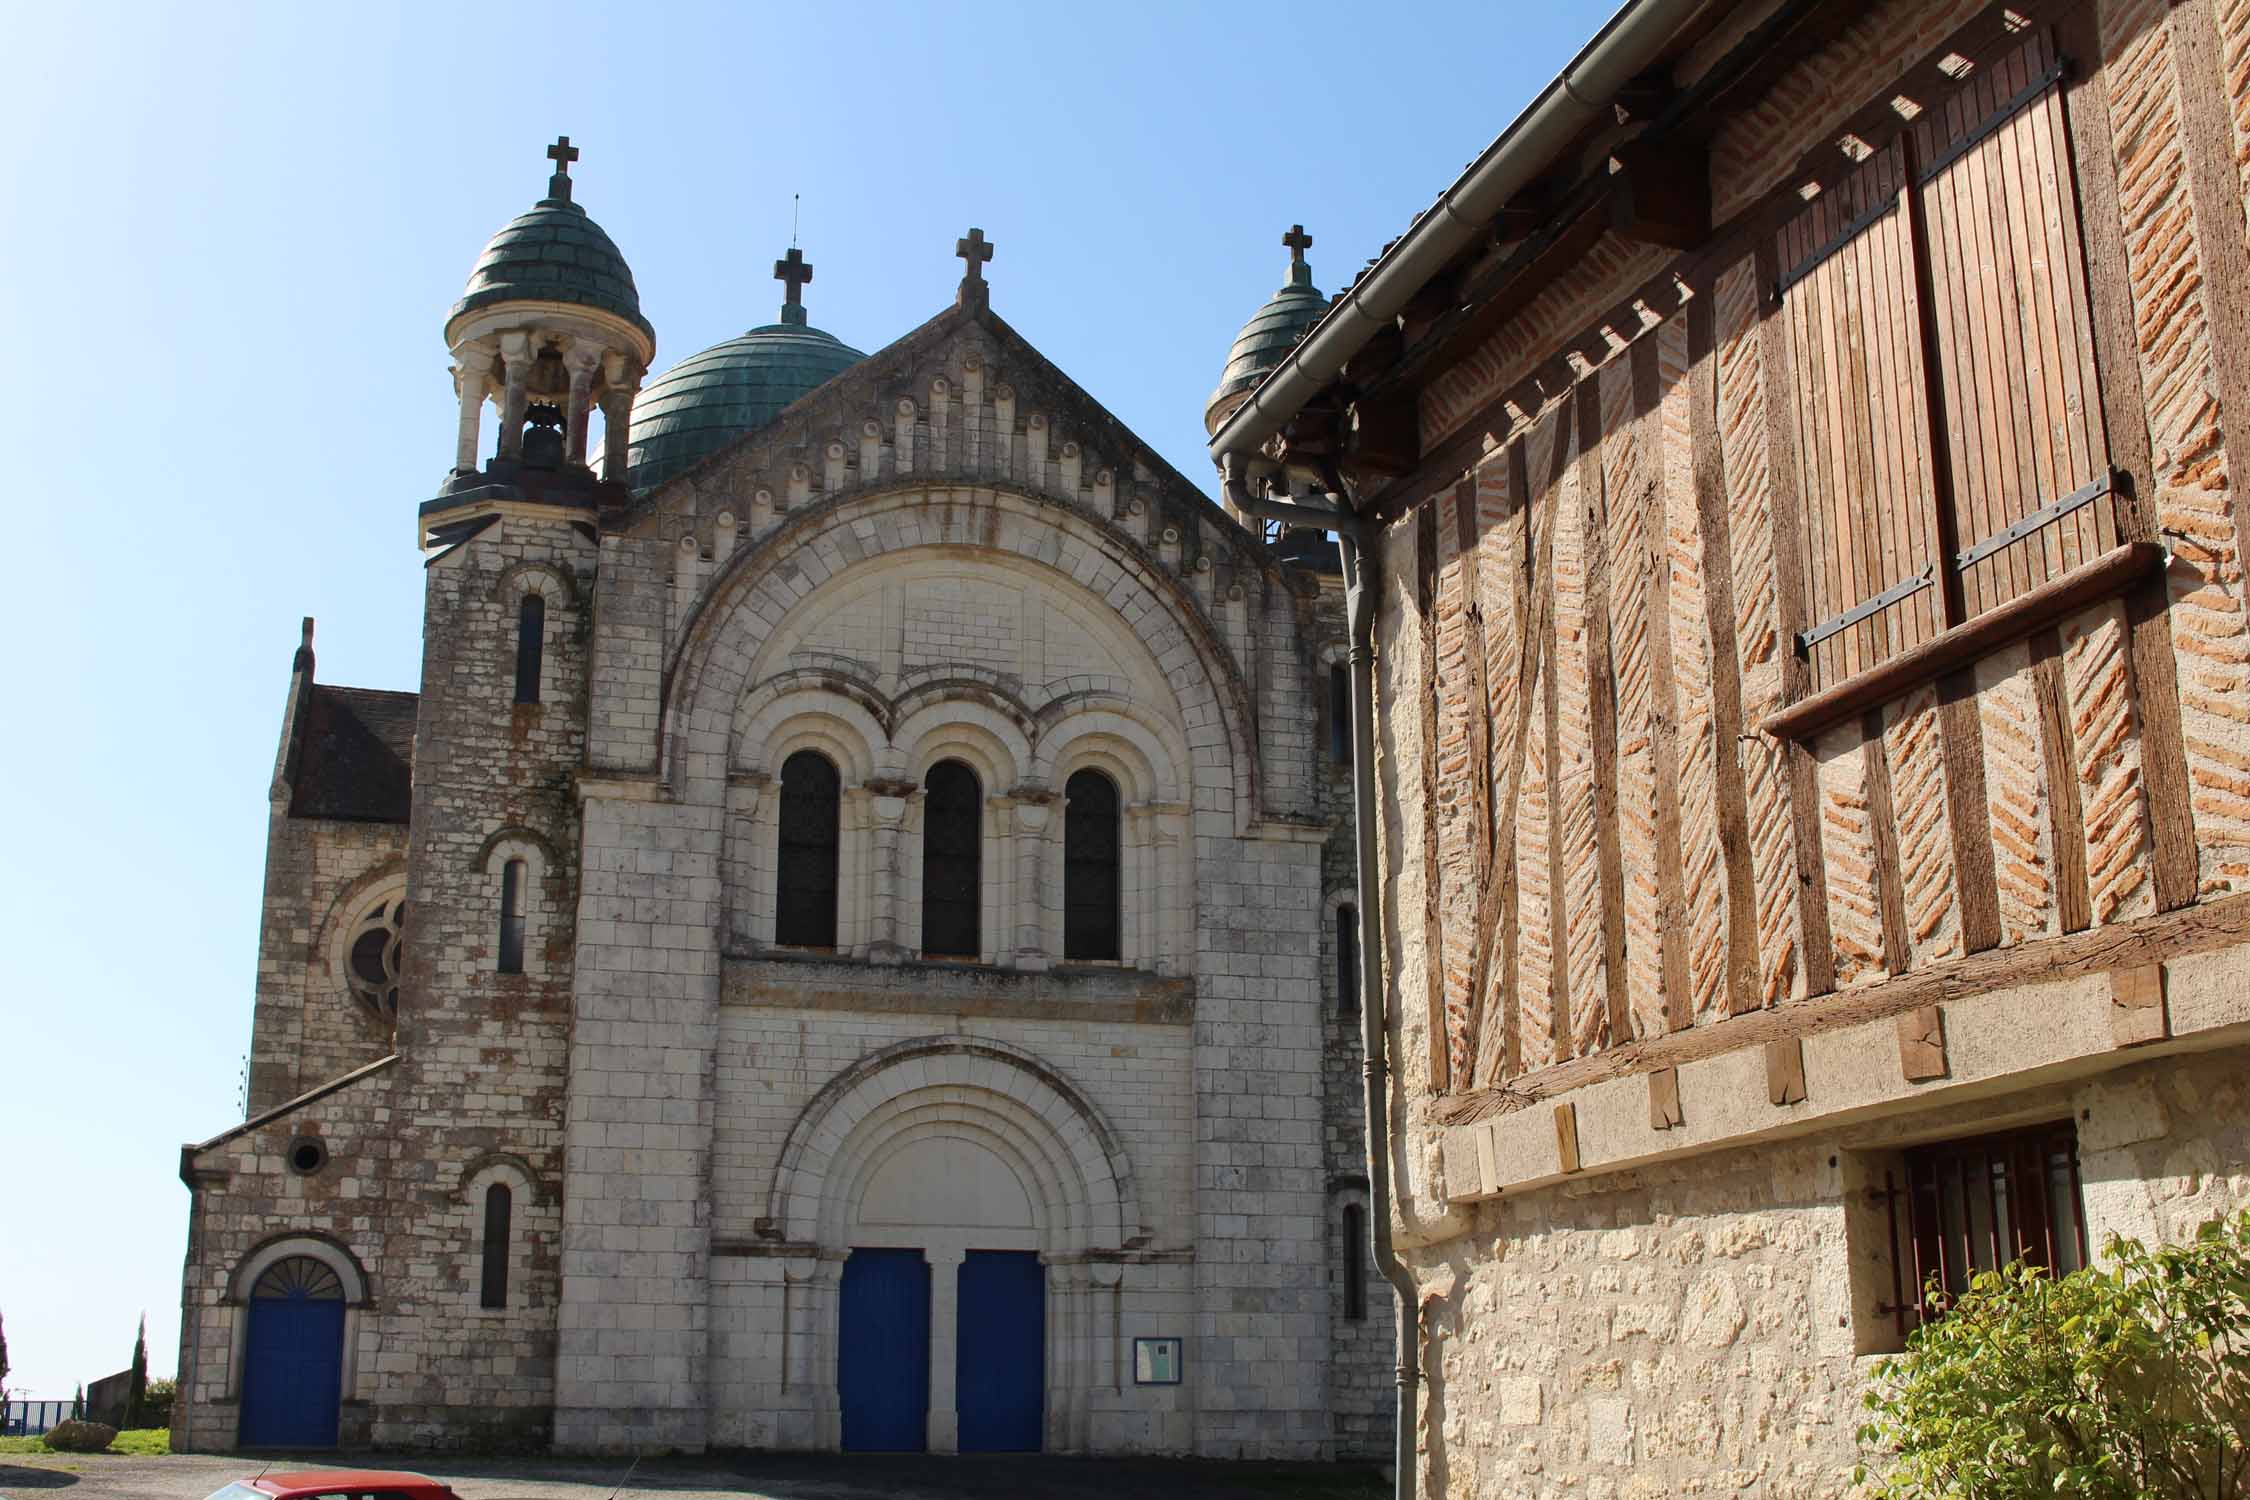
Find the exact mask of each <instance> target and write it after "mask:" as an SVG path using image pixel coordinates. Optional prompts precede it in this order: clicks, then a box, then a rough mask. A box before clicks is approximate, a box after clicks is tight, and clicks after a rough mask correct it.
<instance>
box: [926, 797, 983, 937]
mask: <svg viewBox="0 0 2250 1500" xmlns="http://www.w3.org/2000/svg"><path fill="white" fill-rule="evenodd" d="M923 790H924V793H925V796H924V799H923V803H922V951H923V952H924V953H926V954H929V955H931V956H933V957H938V958H975V957H977V956H978V954H979V953H980V951H981V949H982V945H981V943H980V941H979V937H980V933H979V925H978V920H977V918H978V910H979V907H980V906H981V905H982V902H983V894H984V789H983V787H981V786H979V785H978V784H977V774H976V772H974V771H972V770H970V769H969V768H968V767H967V766H965V765H963V764H961V762H959V761H957V760H941V761H939V762H938V763H937V764H936V765H934V766H932V767H930V774H929V777H928V779H927V780H925V781H924V782H923Z"/></svg>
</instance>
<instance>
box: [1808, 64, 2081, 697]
mask: <svg viewBox="0 0 2250 1500" xmlns="http://www.w3.org/2000/svg"><path fill="white" fill-rule="evenodd" d="M1947 71H1948V72H1950V73H1951V74H1952V75H1953V77H1954V79H1955V80H1956V81H1957V82H1958V84H1959V85H1960V86H1959V88H1958V89H1957V90H1956V91H1955V92H1954V93H1953V95H1952V96H1951V97H1950V98H1938V99H1931V100H1922V101H1917V102H1918V103H1920V104H1922V105H1923V106H1925V107H1923V108H1922V109H1921V112H1920V113H1919V114H1918V115H1917V116H1916V117H1915V119H1914V122H1913V124H1912V125H1911V127H1910V128H1908V129H1907V130H1906V131H1905V132H1904V133H1903V134H1902V135H1901V136H1900V137H1899V139H1897V140H1895V141H1893V142H1892V143H1890V144H1889V145H1887V146H1885V147H1884V148H1883V149H1881V150H1878V151H1870V152H1868V153H1867V155H1866V157H1865V159H1864V161H1863V164H1862V165H1861V166H1860V167H1859V169H1858V170H1857V171H1856V172H1854V173H1853V174H1852V175H1851V176H1849V177H1846V178H1845V179H1843V180H1842V181H1840V182H1837V183H1834V184H1832V185H1830V186H1829V187H1827V188H1826V189H1825V190H1823V191H1821V192H1820V193H1819V194H1818V196H1817V197H1815V198H1814V199H1813V201H1812V203H1811V205H1810V206H1809V207H1808V208H1807V209H1806V210H1805V211H1804V212H1803V213H1801V214H1799V215H1798V216H1797V217H1796V218H1794V219H1792V220H1791V221H1790V222H1788V223H1787V224H1785V225H1783V226H1782V228H1781V230H1780V231H1779V233H1778V236H1777V240H1776V263H1777V265H1778V267H1779V277H1778V281H1777V284H1776V286H1775V287H1774V288H1772V291H1773V294H1774V295H1775V297H1776V298H1777V299H1778V302H1779V309H1780V310H1779V313H1778V316H1779V317H1780V318H1781V319H1782V322H1783V326H1784V328H1785V329H1786V331H1787V336H1788V342H1789V351H1790V367H1791V371H1790V373H1791V378H1790V400H1791V404H1792V407H1793V411H1792V415H1793V417H1794V421H1795V426H1796V436H1797V444H1796V446H1797V451H1798V454H1799V455H1800V465H1801V474H1800V480H1801V483H1802V486H1803V493H1802V496H1801V506H1802V528H1801V529H1802V533H1803V557H1802V565H1803V568H1804V593H1805V600H1806V615H1807V619H1808V621H1809V622H1810V623H1809V624H1808V626H1807V628H1806V629H1805V630H1804V631H1803V632H1801V633H1800V635H1799V637H1798V640H1797V647H1798V649H1799V651H1800V652H1802V653H1803V654H1804V656H1805V657H1806V658H1807V660H1808V662H1809V664H1810V666H1811V674H1810V675H1811V686H1812V687H1813V688H1814V689H1815V690H1818V689H1821V688H1825V687H1829V686H1833V685H1834V684H1836V683H1838V682H1842V681H1845V680H1848V679H1850V678H1852V677H1854V676H1856V675H1857V674H1858V673H1860V672H1864V671H1867V670H1869V669H1871V668H1873V667H1875V666H1878V665H1880V664H1882V663H1883V662H1884V661H1886V660H1888V659H1890V658H1891V657H1894V656H1896V655H1898V654H1899V653H1900V652H1903V651H1906V650H1909V649H1911V648H1913V647H1915V646H1918V645H1920V644H1922V643H1923V642H1925V641H1927V640H1929V639H1931V638H1932V637H1934V636H1936V635H1938V634H1940V633H1941V632H1943V631H1945V630H1948V629H1951V628H1952V627H1954V626H1957V625H1961V624H1965V623H1966V622H1968V621H1970V620H1973V619H1975V618H1976V617H1978V616H1979V615H1982V614H1984V613H1986V612H1988V611H1990V610H1992V609H1994V608H1996V607H1998V606H2000V605H2002V604H2006V603H2008V602H2009V601H2010V600H2013V599H2015V598H2017V597H2019V596H2021V595H2023V594H2025V593H2027V592H2029V591H2030V590H2031V589H2033V588H2035V587H2036V586H2038V585H2039V584H2041V583H2044V582H2046V581H2047V580H2049V579H2051V578H2054V577H2057V576H2059V575H2061V574H2063V573H2066V572H2069V571H2071V570H2072V569H2075V568H2077V567H2079V566H2080V565H2082V564H2084V563H2087V562H2090V561H2092V560H2093V559H2095V558H2097V557H2099V556H2100V555H2102V554H2103V553H2104V552H2106V551H2108V550H2109V549H2111V548H2114V547H2115V546H2116V545H2117V543H2118V534H2117V527H2116V518H2115V514H2114V505H2115V502H2114V500H2113V499H2112V490H2113V481H2112V476H2111V470H2110V467H2109V451H2108V445H2107V439H2106V437H2105V434H2104V431H2103V426H2102V415H2101V398H2100V391H2099V386H2098V383H2097V378H2096V371H2095V368H2094V352H2093V347H2094V346H2093V332H2092V324H2091V315H2090V312H2089V310H2088V294H2087V288H2086V272H2085V264H2084V257H2083V253H2082V250H2081V246H2080V243H2079V238H2078V206H2077V201H2076V196H2075V185H2074V183H2073V180H2072V173H2071V159H2070V142H2069V135H2068V131H2067V128H2066V124H2065V118H2064V109H2065V104H2064V100H2063V97H2062V94H2063V91H2062V89H2061V88H2059V87H2058V86H2057V85H2058V84H2059V83H2060V82H2061V81H2062V79H2063V78H2064V77H2065V76H2066V69H2065V66H2064V63H2063V60H2062V59H2061V58H2060V57H2059V56H2058V54H2057V53H2056V51H2055V49H2054V45H2053V42H2052V41H2051V39H2050V38H2049V37H2048V36H2047V35H2045V34H2044V33H2043V32H2042V33H2034V34H2032V35H2031V36H2030V37H2029V38H2028V39H2027V40H2025V41H2023V42H2021V43H2020V44H2019V45H2018V46H2017V47H2016V48H2015V49H2014V50H2013V51H2011V52H2007V53H2003V54H2000V55H1997V56H1991V57H1985V58H1980V59H1974V60H1971V59H1961V58H1956V59H1954V60H1953V63H1952V64H1951V65H1949V66H1948V69H1947Z"/></svg>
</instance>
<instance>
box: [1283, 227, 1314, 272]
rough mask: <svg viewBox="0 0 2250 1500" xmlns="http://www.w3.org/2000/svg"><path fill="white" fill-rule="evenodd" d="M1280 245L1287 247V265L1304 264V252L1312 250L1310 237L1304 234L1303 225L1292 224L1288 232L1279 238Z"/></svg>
mask: <svg viewBox="0 0 2250 1500" xmlns="http://www.w3.org/2000/svg"><path fill="white" fill-rule="evenodd" d="M1281 243H1282V244H1284V245H1286V246H1288V247H1289V263H1290V264H1291V265H1293V266H1301V265H1303V264H1304V263H1305V252H1306V251H1307V250H1310V249H1311V248H1312V236H1311V235H1309V234H1307V233H1305V226H1304V225H1302V224H1292V225H1290V226H1289V232H1288V233H1287V234H1285V235H1283V236H1282V237H1281Z"/></svg>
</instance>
